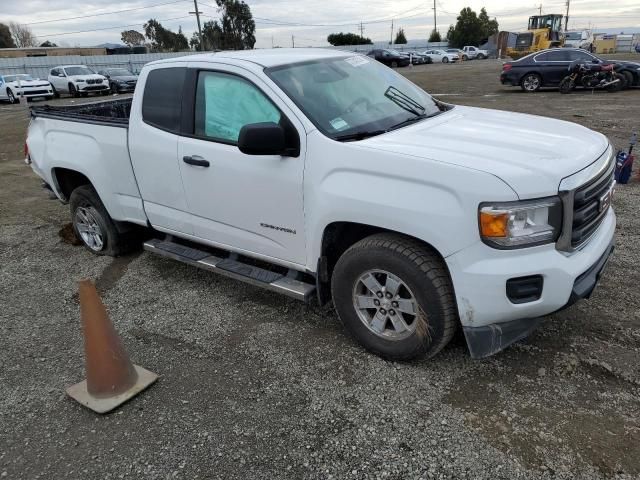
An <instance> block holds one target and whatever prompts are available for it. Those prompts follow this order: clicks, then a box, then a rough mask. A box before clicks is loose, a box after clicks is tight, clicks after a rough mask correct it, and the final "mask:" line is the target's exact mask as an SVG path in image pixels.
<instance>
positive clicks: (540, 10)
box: [538, 4, 542, 15]
mask: <svg viewBox="0 0 640 480" xmlns="http://www.w3.org/2000/svg"><path fill="white" fill-rule="evenodd" d="M538 14H539V15H542V4H540V9H539V13H538Z"/></svg>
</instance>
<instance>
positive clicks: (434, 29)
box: [433, 0, 438, 32]
mask: <svg viewBox="0 0 640 480" xmlns="http://www.w3.org/2000/svg"><path fill="white" fill-rule="evenodd" d="M433 31H434V32H437V31H438V16H437V15H436V0H433Z"/></svg>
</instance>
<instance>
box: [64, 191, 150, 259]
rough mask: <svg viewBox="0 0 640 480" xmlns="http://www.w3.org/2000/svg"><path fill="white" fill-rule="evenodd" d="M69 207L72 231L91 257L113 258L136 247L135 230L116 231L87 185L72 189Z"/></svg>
mask: <svg viewBox="0 0 640 480" xmlns="http://www.w3.org/2000/svg"><path fill="white" fill-rule="evenodd" d="M69 206H70V208H71V221H72V224H73V230H74V232H75V234H76V236H77V237H78V238H79V239H80V240H81V241H82V243H83V244H84V246H85V248H86V249H87V250H89V251H90V252H91V253H94V254H96V255H109V256H112V257H116V256H118V255H122V254H124V253H127V252H129V251H132V250H135V249H136V248H137V247H139V244H138V243H137V242H136V234H137V230H135V229H130V230H128V231H121V230H122V229H120V230H119V229H118V228H117V227H116V225H115V223H114V221H113V220H112V219H111V217H110V216H109V213H108V212H107V209H106V208H105V207H104V205H103V204H102V201H101V200H100V197H99V196H98V193H97V192H96V191H95V190H94V188H93V187H92V186H91V185H81V186H79V187H78V188H76V189H75V190H74V191H73V192H72V193H71V196H70V198H69Z"/></svg>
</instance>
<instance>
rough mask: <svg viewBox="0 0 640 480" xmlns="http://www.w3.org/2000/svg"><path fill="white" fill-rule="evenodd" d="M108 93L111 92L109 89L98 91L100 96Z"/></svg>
mask: <svg viewBox="0 0 640 480" xmlns="http://www.w3.org/2000/svg"><path fill="white" fill-rule="evenodd" d="M110 93H111V90H102V91H101V92H100V95H102V96H103V97H104V96H107V95H109V94H110Z"/></svg>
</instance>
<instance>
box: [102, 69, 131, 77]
mask: <svg viewBox="0 0 640 480" xmlns="http://www.w3.org/2000/svg"><path fill="white" fill-rule="evenodd" d="M107 73H108V74H109V75H111V76H113V77H132V76H133V73H131V72H130V71H129V70H127V69H125V68H110V69H109V70H107Z"/></svg>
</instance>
